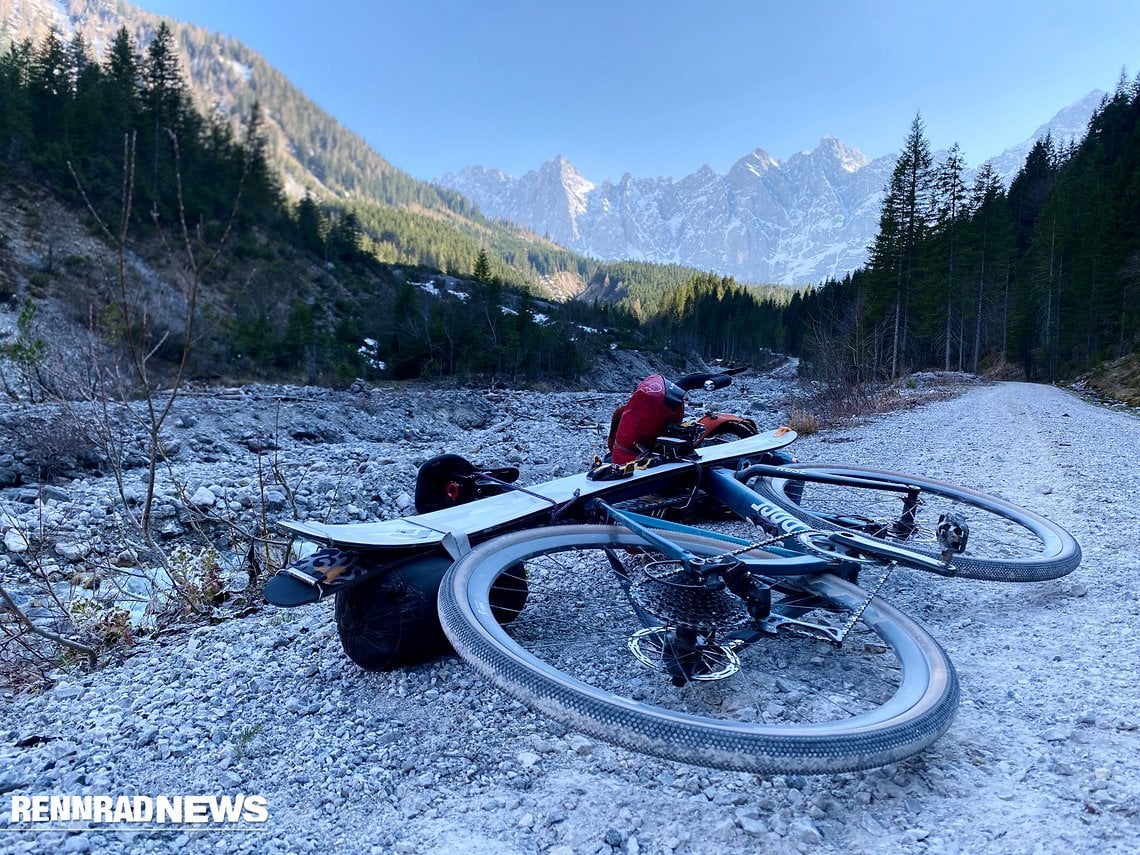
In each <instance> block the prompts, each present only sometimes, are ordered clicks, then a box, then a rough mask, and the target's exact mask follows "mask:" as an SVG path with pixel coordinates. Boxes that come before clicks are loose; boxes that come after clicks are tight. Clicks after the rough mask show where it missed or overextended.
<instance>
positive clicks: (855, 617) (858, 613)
mask: <svg viewBox="0 0 1140 855" xmlns="http://www.w3.org/2000/svg"><path fill="white" fill-rule="evenodd" d="M897 566H898V564H897V563H896V562H894V561H892V562H890V563H889V564H888V565H887V567H886V569H885V570H884V571H883V575H882V576H880V577H879V581H878V582H876V583H875V587H874V588H873V589H871V591H870V592H869V593H868V594H867V599H865V600H864V601H863V602H862V604H860V606H859V608H857V609H856V610H855V611H854V612H853V613H852V615H851V617H850V618H849V619H848V621H847V626H845V627H843V631H842V632H841V633H840V634H839V641H838V642H836V643H837V644H842V643H843V641H844V639H846V638H847V635H848V633H850V632H851V630H853V629H854V628H855V624H857V623H858V622H859V618H861V617H863V612H865V611H866V610H867V606H869V605H871V600H873V599H875V597H876V596H878V593H879V591H880V590H882V587H883V585H885V584H886V581H887V577H889V576H890V575H891V571H892V570H894V569H895V567H897Z"/></svg>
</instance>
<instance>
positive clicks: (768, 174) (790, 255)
mask: <svg viewBox="0 0 1140 855" xmlns="http://www.w3.org/2000/svg"><path fill="white" fill-rule="evenodd" d="M1103 96H1104V93H1103V92H1093V93H1090V94H1089V95H1087V96H1086V97H1085V98H1082V99H1081V100H1079V101H1077V102H1076V103H1075V104H1072V105H1070V106H1069V107H1067V108H1065V109H1064V110H1061V111H1060V112H1059V113H1057V115H1056V116H1054V117H1053V119H1051V120H1050V121H1049V122H1047V123H1045V124H1044V125H1042V126H1041V127H1040V128H1038V129H1037V132H1036V133H1035V134H1034V135H1033V137H1031V138H1030V139H1029V140H1027V141H1026V142H1025V143H1022V144H1021V145H1019V146H1014V147H1012V148H1010V149H1007V150H1006V151H1005V152H1003V153H1002V154H1001V155H999V156H997V157H995V158H992V159H991V162H992V163H993V165H994V167H995V169H997V171H998V173H999V174H1000V175H1001V176H1002V177H1003V178H1004V179H1005V181H1006V183H1007V184H1008V183H1009V181H1010V180H1011V179H1012V178H1013V176H1014V174H1016V172H1017V170H1018V169H1019V168H1020V167H1021V165H1022V164H1023V163H1024V162H1025V155H1026V154H1027V153H1028V151H1029V149H1030V147H1031V146H1032V144H1033V142H1034V141H1035V140H1036V139H1039V138H1040V137H1043V136H1044V135H1045V134H1046V133H1052V135H1053V138H1054V139H1055V140H1057V141H1058V142H1062V143H1067V142H1069V141H1070V140H1072V139H1074V138H1079V137H1080V136H1081V134H1083V132H1084V129H1085V127H1086V126H1087V124H1088V120H1089V118H1090V116H1091V115H1092V113H1093V111H1094V110H1095V109H1096V107H1097V105H1099V104H1100V101H1101V98H1103ZM894 162H895V156H894V155H886V156H884V157H879V158H874V159H872V158H869V157H867V155H865V154H863V152H861V151H859V150H858V149H855V148H850V147H848V146H847V145H845V144H844V143H843V142H842V141H841V140H839V139H838V138H836V137H834V136H825V137H823V138H822V139H821V140H820V141H819V143H818V145H817V146H816V147H815V148H814V149H812V150H804V151H800V152H797V153H796V154H793V155H792V156H790V157H788V158H787V159H786V160H783V161H780V160H777V159H776V158H774V157H773V156H772V155H770V154H768V152H766V151H765V150H764V149H762V148H756V149H753V150H752V151H751V152H749V153H748V154H747V155H745V156H744V157H742V158H740V159H739V160H738V161H736V163H734V164H733V165H732V167H731V168H730V169H729V170H728V172H727V173H726V174H724V175H720V174H719V173H717V172H716V171H715V170H713V169H712V168H711V167H709V166H702V167H701V168H700V169H699V170H697V171H696V172H694V173H692V174H691V175H688V176H685V177H683V178H681V179H680V180H674V179H672V178H637V177H634V176H633V175H631V174H629V173H626V174H625V175H624V176H623V177H622V179H621V180H620V181H619V182H618V183H617V184H616V185H615V184H614V183H612V182H609V181H606V182H603V183H602V184H600V185H598V184H594V183H593V182H591V181H590V180H589V179H587V178H586V177H585V176H583V175H582V174H581V173H580V172H579V171H578V170H577V169H576V168H575V167H574V165H573V164H572V163H570V161H569V160H568V159H567V158H565V157H563V156H562V155H559V156H558V157H556V158H554V159H553V160H551V161H548V162H547V163H546V164H544V165H543V167H542V168H541V169H539V170H538V171H537V172H530V173H528V174H527V175H526V176H524V177H523V178H521V179H517V180H516V179H512V178H509V177H507V176H504V175H503V174H502V173H501V172H497V171H496V172H491V171H488V170H483V169H481V168H478V167H475V168H469V169H465V170H463V171H462V172H460V173H458V174H457V175H447V176H444V177H443V178H442V179H440V183H442V184H444V185H445V186H448V187H452V188H454V189H456V190H458V191H459V192H461V193H463V194H465V195H467V196H468V197H470V198H471V199H472V200H473V201H474V202H476V203H477V204H478V205H479V207H480V208H481V209H482V210H483V212H484V213H486V214H488V215H489V216H492V217H501V218H505V219H509V220H513V221H515V222H517V223H519V224H520V225H523V226H526V227H528V228H530V229H532V230H534V231H537V232H539V233H541V234H547V235H549V236H550V238H551V239H552V240H555V241H557V242H558V243H561V244H563V245H564V246H566V247H567V248H569V249H572V250H575V251H576V252H581V253H584V254H587V255H591V256H593V257H595V258H601V259H605V260H621V259H640V260H645V261H656V262H661V263H666V264H670V263H674V264H684V265H688V266H690V267H695V268H697V269H701V270H715V271H717V272H718V273H722V274H726V275H730V276H734V277H736V278H737V279H739V280H741V281H744V282H780V283H785V284H801V283H815V282H820V281H822V280H824V279H826V278H828V277H832V276H843V275H844V274H846V273H849V272H850V271H852V270H855V269H856V268H858V267H861V266H862V265H863V264H864V263H865V261H866V252H867V247H868V246H869V245H870V244H871V243H872V241H873V240H874V237H875V234H876V232H877V230H878V223H879V208H880V205H881V202H882V196H883V190H884V188H885V187H886V184H887V180H888V178H889V176H890V172H891V169H892V167H893V166H894ZM979 162H980V161H979ZM540 200H542V201H540Z"/></svg>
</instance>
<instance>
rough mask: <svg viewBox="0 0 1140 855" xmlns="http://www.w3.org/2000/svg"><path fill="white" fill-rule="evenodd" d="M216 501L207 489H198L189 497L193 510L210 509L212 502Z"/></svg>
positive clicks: (216, 498)
mask: <svg viewBox="0 0 1140 855" xmlns="http://www.w3.org/2000/svg"><path fill="white" fill-rule="evenodd" d="M217 500H218V497H217V496H215V495H214V493H213V491H212V490H210V488H209V487H199V488H198V489H197V490H195V491H194V495H193V496H191V497H190V504H191V505H192V506H194V507H195V508H201V509H202V510H205V509H206V508H212V507H213V506H214V502H216V501H217Z"/></svg>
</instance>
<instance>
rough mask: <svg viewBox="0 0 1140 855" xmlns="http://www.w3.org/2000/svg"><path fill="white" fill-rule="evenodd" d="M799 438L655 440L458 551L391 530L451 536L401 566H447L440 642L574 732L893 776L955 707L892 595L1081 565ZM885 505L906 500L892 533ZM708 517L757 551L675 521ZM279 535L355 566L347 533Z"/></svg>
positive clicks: (704, 761) (704, 755)
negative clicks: (642, 461) (718, 517)
mask: <svg viewBox="0 0 1140 855" xmlns="http://www.w3.org/2000/svg"><path fill="white" fill-rule="evenodd" d="M777 434H778V435H777ZM794 438H795V434H794V433H793V432H790V431H784V432H777V431H771V432H767V433H765V434H757V435H755V436H752V437H745V438H742V439H739V440H737V441H735V442H727V443H723V444H718V445H712V446H706V447H705V448H702V449H694V448H692V447H686V444H685V441H684V440H683V439H677V438H675V437H674V438H665V440H663V441H662V442H661V443H660V444H659V445H658V446H657V447H656V449H655V454H656V455H657V456H658V457H660V458H661V459H660V460H659V461H658V462H657V465H656V466H649V465H647V466H646V467H645V468H642V469H637V467H636V466H633V467H632V470H631V471H630V472H628V474H626V476H625V478H624V479H623V478H616V479H615V480H612V481H593V482H588V481H587V480H586V479H584V478H583V477H582V476H577V477H572V478H570V479H560V482H550V483H549V484H546V485H539V486H538V487H535V488H529V489H528V490H523V491H508V492H506V493H504V494H502V495H500V496H494V497H488V498H485V499H481V500H479V501H478V502H473V503H471V504H469V505H466V506H464V508H468V509H471V512H470V515H469V516H468V517H466V519H465V524H466V528H465V529H464V530H463V531H457V530H456V529H455V528H450V529H448V528H447V525H448V524H450V523H445V522H444V520H443V518H442V517H439V516H435V517H433V516H432V515H431V514H428V515H423V516H422V517H419V518H415V517H413V518H410V519H409V520H403V521H395V522H396V523H399V524H405V525H413V524H414V525H415V526H420V525H423V526H424V530H430V531H434V532H436V534H438V535H439V538H438V539H434V538H433V539H431V543H430V545H427V546H425V545H424V544H423V543H421V544H420V547H418V548H417V549H416V550H413V552H412V553H411V557H410V558H409V557H408V553H406V552H405V553H403V554H402V555H401V558H400V560H401V561H405V562H407V561H411V563H412V564H416V563H417V562H420V563H421V565H422V564H426V562H429V561H434V562H435V564H434V565H432V566H433V568H434V572H439V573H441V574H442V583H441V584H440V586H439V592H438V615H439V620H440V624H441V626H442V630H443V632H444V633H446V636H447V638H448V639H449V640H450V642H451V644H452V645H453V646H454V648H455V650H456V651H457V652H458V653H459V655H460V656H461V657H463V658H464V659H465V660H466V661H468V662H469V663H470V664H471V665H472V666H473V667H475V668H476V670H478V671H479V672H481V673H482V674H483V675H484V676H486V677H487V678H489V679H490V680H491V681H492V682H494V683H495V684H497V685H498V686H499V687H500V688H502V689H503V690H504V691H506V692H507V693H508V694H510V695H512V696H513V697H515V698H518V699H519V700H521V701H523V702H524V703H527V704H528V705H530V706H532V707H534V708H535V709H537V710H539V711H541V712H543V713H545V714H547V715H549V716H551V717H552V718H554V719H556V720H559V721H561V722H562V723H564V724H566V725H567V726H568V727H571V728H573V729H574V730H576V731H579V732H581V733H584V734H587V735H590V736H593V737H595V738H598V739H601V740H604V741H608V742H611V743H614V744H617V745H621V746H623V747H626V748H629V749H632V750H635V751H639V752H642V753H646V754H650V755H655V756H659V757H663V758H666V759H670V760H677V761H681V762H686V763H693V764H696V765H703V766H711V767H717V768H725V769H735V770H741V771H751V772H765V773H769V772H782V773H835V772H844V771H853V770H857V769H863V768H869V767H873V766H879V765H883V764H886V763H891V762H897V761H898V760H902V759H904V758H906V757H909V756H911V755H913V754H915V753H918V752H920V751H922V750H923V749H924V748H926V747H927V746H929V745H930V744H931V743H932V742H934V741H935V740H936V739H938V738H939V737H940V736H941V735H942V734H943V733H945V731H946V730H947V729H948V728H949V727H950V724H951V722H952V720H953V717H954V714H955V711H956V709H957V705H958V694H959V690H958V680H957V675H956V672H955V670H954V667H953V665H952V664H951V662H950V660H949V658H948V656H947V655H946V653H945V651H944V650H943V649H942V647H941V646H940V645H939V644H938V642H937V641H935V640H934V639H933V638H932V637H931V636H930V634H929V633H928V632H927V631H926V630H925V629H924V628H923V627H922V626H920V625H919V624H918V623H917V622H916V621H914V620H913V619H911V618H909V617H907V616H906V615H904V614H903V613H901V612H899V611H898V610H897V609H895V608H893V607H892V606H890V605H889V604H887V603H886V602H885V601H884V600H883V599H882V597H881V596H880V592H881V590H882V589H883V587H884V586H885V584H886V582H887V581H888V579H889V577H890V575H891V573H892V572H894V570H895V568H897V567H908V568H915V569H919V570H922V571H926V572H931V573H934V574H938V575H942V576H962V577H965V578H981V579H997V580H1002V581H1035V580H1040V579H1046V578H1056V577H1058V576H1062V575H1065V574H1066V573H1069V572H1071V571H1072V570H1073V569H1074V568H1075V567H1076V566H1077V564H1078V563H1079V561H1080V548H1079V546H1078V545H1077V544H1076V541H1075V540H1073V538H1072V536H1071V535H1069V534H1068V532H1066V531H1065V530H1064V529H1063V528H1061V527H1060V526H1057V525H1056V524H1054V523H1051V522H1049V521H1047V520H1045V519H1044V518H1042V517H1039V516H1037V515H1036V514H1033V513H1031V512H1029V511H1026V510H1024V509H1021V508H1018V507H1016V506H1014V505H1012V504H1010V503H1008V502H1004V501H1003V500H1000V499H997V498H994V497H990V496H985V495H984V494H980V493H976V492H974V491H970V490H966V489H964V488H958V487H953V486H952V485H946V484H941V483H939V482H935V481H931V480H930V479H925V478H919V477H918V476H910V475H904V474H900V473H890V472H882V471H873V470H865V469H858V468H856V467H827V466H824V467H820V466H814V467H813V466H804V465H795V464H792V463H791V461H790V459H789V457H788V456H787V455H786V453H781V452H780V449H782V448H784V447H785V446H786V445H787V444H788V443H790V442H791V441H792V440H793V439H794ZM587 484H589V485H590V486H591V488H592V489H590V490H589V491H588V492H584V487H585V485H587ZM817 493H818V494H819V495H818V496H817ZM884 495H893V496H896V497H897V500H896V501H893V502H892V503H891V505H892V510H891V512H890V513H889V514H887V513H884V512H883V509H882V507H881V502H880V499H879V497H881V496H884ZM536 502H537V504H536ZM543 502H545V503H546V504H545V507H540V506H541V505H542V503H543ZM504 503H508V504H510V503H513V504H512V505H511V506H510V507H508V506H507V504H504ZM710 503H711V504H713V505H715V506H719V507H721V508H724V509H727V510H728V511H729V512H731V514H732V516H733V518H735V519H736V520H738V521H739V523H737V525H738V526H740V527H743V528H745V529H747V531H746V532H741V531H735V532H732V531H725V530H713V529H710V528H707V527H700V526H694V525H690V524H688V523H687V522H681V521H678V517H681V518H683V517H684V514H685V510H686V509H689V508H700V509H701V511H702V513H705V512H706V511H707V508H708V507H709V505H710ZM931 503H933V506H932V504H931ZM481 504H482V505H483V507H481V508H477V507H476V506H478V505H481ZM895 505H897V507H894V506H895ZM462 510H463V509H462V508H453V509H449V510H448V511H441V512H436V514H453V515H454V514H457V513H459V512H460V511H462ZM932 510H933V511H934V512H936V513H937V514H938V515H937V516H936V517H933V518H928V515H929V514H930V512H931V511H932ZM429 518H431V519H430V520H429ZM417 519H418V520H420V522H418V523H413V521H415V520H417ZM492 519H493V520H494V521H495V522H494V523H490V522H489V521H491V520H492ZM552 520H553V521H556V522H557V523H558V524H556V525H549V523H550V522H551V521H552ZM485 523H488V524H485ZM383 525H384V524H375V525H374V526H373V534H372V536H371V540H370V544H369V546H370V547H371V548H372V549H374V550H382V549H384V548H385V547H387V548H395V547H396V546H397V545H398V544H397V541H399V543H400V544H405V543H406V538H407V537H408V536H410V535H409V532H408V531H405V534H404V539H401V538H399V537H395V535H394V534H393V532H395V531H396V529H394V528H391V527H389V528H388V529H385V530H384V531H385V532H386V533H384V534H381V533H380V531H379V530H378V529H376V526H383ZM286 527H287V528H289V530H291V531H293V532H294V533H299V534H303V535H305V536H308V537H315V536H323V538H324V540H325V542H326V543H338V544H340V546H341V547H349V548H355V549H358V550H359V549H361V548H362V544H361V543H360V540H361V538H360V537H359V536H357V539H356V541H352V539H351V538H349V539H348V540H347V541H346V540H345V539H344V537H343V536H344V535H346V532H345V531H343V530H339V531H332V529H336V528H337V527H319V526H312V525H301V524H286ZM722 527H723V526H722ZM340 528H341V529H343V528H356V529H360V528H361V527H360V526H357V527H340ZM441 529H446V533H441V532H440V530H441ZM742 533H745V534H748V535H755V534H757V533H759V534H760V535H761V536H759V537H755V536H747V537H742V536H740V535H741V534H742ZM410 534H411V535H414V536H416V537H419V538H420V539H421V541H422V540H424V538H423V535H422V531H416V530H410ZM337 538H340V539H339V540H338V539H337ZM449 538H450V539H449ZM440 547H442V548H443V549H444V550H446V552H447V555H446V557H442V556H441V555H440V551H441V550H440ZM375 554H378V553H374V555H375ZM330 566H331V565H330ZM861 576H862V577H864V580H863V582H862V586H861V580H860V577H861ZM868 576H869V577H870V578H871V582H870V583H869V584H866V582H865V580H866V578H867V577H868Z"/></svg>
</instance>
